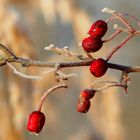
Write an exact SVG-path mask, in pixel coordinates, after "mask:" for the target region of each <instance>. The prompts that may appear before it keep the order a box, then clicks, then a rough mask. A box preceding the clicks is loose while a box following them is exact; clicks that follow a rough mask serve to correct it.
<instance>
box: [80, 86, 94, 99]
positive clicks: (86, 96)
mask: <svg viewBox="0 0 140 140" xmlns="http://www.w3.org/2000/svg"><path fill="white" fill-rule="evenodd" d="M95 92H96V91H95V90H93V89H85V90H83V91H81V93H80V98H82V99H84V100H89V99H91V98H93V96H94V95H95Z"/></svg>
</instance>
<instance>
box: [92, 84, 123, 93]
mask: <svg viewBox="0 0 140 140" xmlns="http://www.w3.org/2000/svg"><path fill="white" fill-rule="evenodd" d="M111 87H122V88H125V86H124V85H122V84H119V83H118V84H112V85H107V86H104V87H101V88H98V89H95V91H97V92H101V91H103V90H106V89H108V88H111Z"/></svg>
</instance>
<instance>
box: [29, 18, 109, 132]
mask: <svg viewBox="0 0 140 140" xmlns="http://www.w3.org/2000/svg"><path fill="white" fill-rule="evenodd" d="M106 31H107V23H106V22H105V21H103V20H98V21H96V22H95V23H94V24H93V25H92V26H91V28H90V30H89V32H88V34H89V35H90V36H89V37H87V38H85V39H84V40H83V41H82V47H83V49H84V50H85V51H86V52H87V53H92V52H96V51H98V50H99V49H101V47H102V45H103V41H102V39H101V38H102V37H103V36H104V35H105V33H106ZM107 69H108V64H107V61H105V60H104V59H102V58H98V59H96V60H94V61H93V62H92V63H91V65H90V72H91V73H92V74H93V75H94V76H95V77H101V76H103V75H104V74H105V73H106V71H107ZM95 92H96V91H95V90H94V89H85V90H83V91H82V92H81V93H80V95H79V101H78V104H77V111H78V112H81V113H86V112H87V111H88V110H89V108H90V99H92V98H93V97H94V95H95ZM44 124H45V115H44V113H42V112H41V111H34V112H32V113H31V114H30V116H29V120H28V123H27V129H28V130H29V131H30V132H33V133H37V134H38V133H39V132H40V131H41V130H42V128H43V126H44Z"/></svg>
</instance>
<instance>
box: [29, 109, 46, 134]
mask: <svg viewBox="0 0 140 140" xmlns="http://www.w3.org/2000/svg"><path fill="white" fill-rule="evenodd" d="M44 124H45V115H44V113H42V112H40V111H34V112H32V113H31V114H30V116H29V120H28V123H27V129H28V131H30V132H34V133H39V132H40V131H41V130H42V128H43V126H44Z"/></svg>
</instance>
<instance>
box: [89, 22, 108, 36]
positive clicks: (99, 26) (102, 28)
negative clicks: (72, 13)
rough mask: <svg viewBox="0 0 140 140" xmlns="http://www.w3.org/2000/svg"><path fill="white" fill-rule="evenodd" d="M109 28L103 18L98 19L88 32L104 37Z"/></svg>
mask: <svg viewBox="0 0 140 140" xmlns="http://www.w3.org/2000/svg"><path fill="white" fill-rule="evenodd" d="M107 29H108V27H107V23H106V22H105V21H103V20H98V21H96V22H95V23H94V24H93V25H92V26H91V28H90V30H89V32H88V34H90V35H91V36H94V37H103V36H104V35H105V33H106V32H107Z"/></svg>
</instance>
